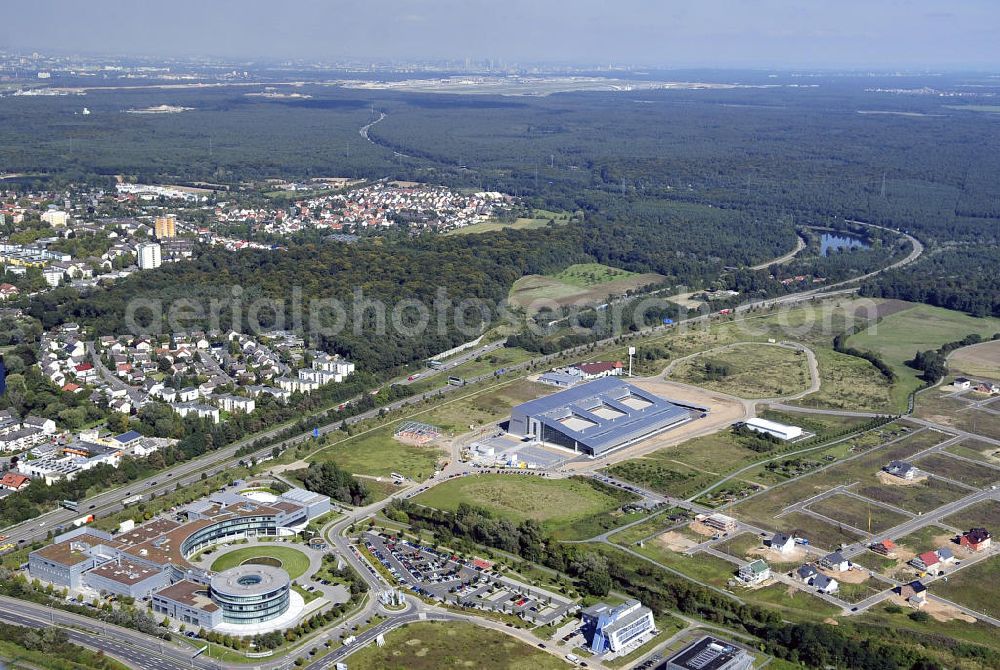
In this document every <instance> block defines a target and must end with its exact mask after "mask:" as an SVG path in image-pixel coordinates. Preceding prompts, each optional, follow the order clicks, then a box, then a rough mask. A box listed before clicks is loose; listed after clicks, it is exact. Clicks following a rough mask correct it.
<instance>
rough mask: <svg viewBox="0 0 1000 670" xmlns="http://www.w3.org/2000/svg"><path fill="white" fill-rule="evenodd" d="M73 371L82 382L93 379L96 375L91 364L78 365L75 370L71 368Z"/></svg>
mask: <svg viewBox="0 0 1000 670" xmlns="http://www.w3.org/2000/svg"><path fill="white" fill-rule="evenodd" d="M73 371H74V372H75V373H76V376H77V377H79V378H80V379H82V380H83V381H87V380H89V379H93V378H94V376H95V375H96V374H97V372H96V371H95V370H94V364H93V363H80V364H79V365H77V366H76V367H75V368H73Z"/></svg>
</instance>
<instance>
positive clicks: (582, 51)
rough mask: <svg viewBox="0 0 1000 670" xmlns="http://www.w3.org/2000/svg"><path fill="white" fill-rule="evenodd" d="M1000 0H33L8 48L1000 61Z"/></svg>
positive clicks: (10, 12) (890, 64)
mask: <svg viewBox="0 0 1000 670" xmlns="http://www.w3.org/2000/svg"><path fill="white" fill-rule="evenodd" d="M998 35H1000V1H998V0H489V1H486V0H352V1H351V2H343V1H341V0H326V1H322V0H156V1H155V2H154V1H152V0H128V1H125V0H85V1H83V0H31V1H30V2H16V3H15V2H13V1H12V2H10V4H8V6H7V7H5V8H4V10H3V12H2V17H0V48H6V49H11V50H17V51H26V50H27V51H31V50H38V51H42V52H45V51H49V52H52V51H58V52H61V53H81V54H112V53H113V54H127V55H143V56H199V55H203V56H218V57H226V58H239V59H250V60H269V61H274V60H277V61H281V60H286V59H306V60H314V61H325V62H332V61H342V60H345V59H356V60H361V61H372V62H387V61H391V60H410V61H413V60H445V59H452V60H459V61H461V60H464V59H466V58H469V59H473V60H479V61H481V60H485V59H493V60H494V61H503V62H506V63H513V62H517V63H529V62H536V63H537V62H548V63H575V64H602V65H610V64H613V65H644V66H662V67H773V68H781V67H788V68H801V67H813V68H840V67H851V68H879V69H883V68H943V69H947V68H951V69H962V68H987V69H990V68H994V69H997V68H1000V38H998Z"/></svg>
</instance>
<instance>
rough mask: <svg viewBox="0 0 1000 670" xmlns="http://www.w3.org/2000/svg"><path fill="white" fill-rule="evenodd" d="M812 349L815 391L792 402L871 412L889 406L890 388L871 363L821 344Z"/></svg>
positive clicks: (883, 409)
mask: <svg viewBox="0 0 1000 670" xmlns="http://www.w3.org/2000/svg"><path fill="white" fill-rule="evenodd" d="M813 353H815V354H816V363H817V365H818V366H819V379H820V387H819V391H817V392H816V393H810V394H809V395H808V396H806V397H805V398H801V399H799V400H794V401H792V404H795V405H801V406H803V407H819V408H827V409H862V410H869V411H874V412H883V411H886V412H887V411H889V410H891V409H892V408H893V405H892V389H891V387H890V386H889V385H888V384H887V383H886V381H885V377H883V376H882V373H880V372H879V371H878V370H876V369H875V368H874V367H873V366H872V365H871V363H869V362H868V361H866V360H863V359H861V358H856V357H854V356H848V355H847V354H841V353H838V352H836V351H834V350H833V349H828V348H825V347H814V348H813Z"/></svg>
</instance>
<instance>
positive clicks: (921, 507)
mask: <svg viewBox="0 0 1000 670" xmlns="http://www.w3.org/2000/svg"><path fill="white" fill-rule="evenodd" d="M855 493H857V494H859V495H863V496H865V497H866V498H871V499H872V500H875V501H878V502H884V503H887V504H889V505H895V506H896V507H901V508H902V509H905V510H906V511H907V512H913V513H914V514H925V513H927V512H930V511H931V510H933V509H937V508H938V507H940V506H941V505H944V504H945V503H950V502H953V501H955V500H958V499H959V498H962V497H963V496H966V495H968V494H969V493H970V491H969V490H968V489H964V488H962V487H960V486H956V485H955V484H951V483H950V482H946V481H942V480H940V479H937V478H935V477H931V478H929V479H927V480H925V481H923V482H920V483H919V484H913V485H912V486H892V485H887V484H882V483H881V482H879V481H877V480H876V481H874V482H870V483H868V485H867V486H862V487H860V488H858V489H857V490H856V491H855Z"/></svg>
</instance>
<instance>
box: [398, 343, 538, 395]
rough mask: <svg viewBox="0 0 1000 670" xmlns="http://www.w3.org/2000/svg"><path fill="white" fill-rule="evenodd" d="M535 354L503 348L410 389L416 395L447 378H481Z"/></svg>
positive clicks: (438, 384)
mask: <svg viewBox="0 0 1000 670" xmlns="http://www.w3.org/2000/svg"><path fill="white" fill-rule="evenodd" d="M533 355H534V354H531V353H529V352H527V351H525V350H524V349H518V348H516V347H511V348H507V347H501V348H500V349H495V350H494V351H491V352H490V353H488V354H486V355H485V356H479V357H477V358H474V359H472V360H471V361H466V362H465V363H462V364H461V365H456V366H455V367H453V368H450V369H449V370H448V372H447V374H437V375H433V376H429V377H425V378H424V379H418V380H416V381H414V382H413V383H412V384H410V389H411V390H412V391H413V392H414V393H420V392H421V391H427V390H430V389H432V388H436V387H438V386H440V385H441V384H443V383H444V381H445V377H461V378H462V379H470V378H472V377H479V376H480V375H484V374H487V373H490V372H495V371H496V370H499V369H501V368H505V367H507V366H510V365H514V364H516V363H522V362H524V361H526V360H528V359H529V358H531V357H532V356H533Z"/></svg>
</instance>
